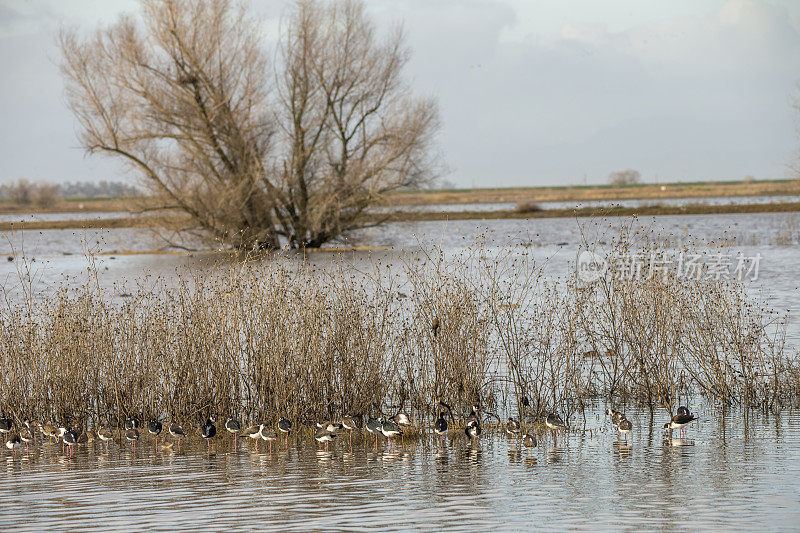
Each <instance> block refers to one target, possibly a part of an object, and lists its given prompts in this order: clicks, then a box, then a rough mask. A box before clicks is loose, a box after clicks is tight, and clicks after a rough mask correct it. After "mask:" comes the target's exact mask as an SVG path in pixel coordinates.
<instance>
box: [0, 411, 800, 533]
mask: <svg viewBox="0 0 800 533" xmlns="http://www.w3.org/2000/svg"><path fill="white" fill-rule="evenodd" d="M597 412H598V413H599V412H600V410H599V409H598V411H597ZM627 414H628V416H629V418H631V419H632V421H633V422H634V432H633V433H632V434H631V436H630V438H629V444H627V445H626V444H625V443H624V441H622V442H620V441H619V440H617V438H616V435H615V434H614V433H613V431H611V430H610V429H609V427H608V421H607V420H604V417H603V416H601V415H600V414H591V415H589V416H588V420H587V428H589V429H593V430H598V429H599V430H600V431H599V432H598V431H595V432H593V433H592V434H591V435H590V434H589V433H580V432H573V433H570V434H568V435H563V434H562V435H561V436H560V437H559V439H558V444H557V445H556V444H555V442H554V440H553V438H552V437H551V436H549V435H548V434H546V433H544V432H541V430H540V432H539V439H540V443H539V446H538V447H537V448H534V449H532V450H525V449H522V450H520V448H519V446H518V445H517V444H515V443H514V442H513V441H512V440H509V439H508V438H506V437H505V436H502V435H500V434H499V433H494V434H489V433H485V434H484V435H483V436H482V437H481V438H480V440H479V442H478V443H477V445H474V446H473V445H471V444H469V443H468V441H467V440H466V437H463V436H461V434H460V433H453V435H452V436H451V438H450V439H449V440H448V442H447V443H446V445H445V448H444V449H440V448H439V445H438V444H437V443H436V441H435V440H434V439H433V438H432V437H422V438H421V439H420V440H419V441H418V442H417V443H416V444H415V445H414V446H411V445H409V443H406V445H405V449H402V448H401V449H399V450H398V451H397V452H390V451H388V449H387V446H386V443H385V441H384V439H381V442H380V443H379V446H378V450H377V451H376V450H375V447H374V443H373V441H372V440H371V439H369V438H367V439H363V438H362V437H361V436H359V435H356V437H355V439H354V442H353V445H352V448H351V447H350V446H349V445H348V443H347V440H346V439H345V438H342V439H340V440H341V442H338V443H337V444H336V445H335V446H333V447H332V449H331V450H330V451H329V452H326V451H319V450H317V449H316V447H315V444H314V443H313V440H312V439H311V438H310V437H306V438H292V439H291V440H290V441H289V447H288V451H286V450H285V449H283V444H282V443H281V444H280V445H276V446H275V449H273V451H272V452H269V451H268V448H267V447H266V446H265V445H264V444H263V443H262V444H261V445H260V450H259V452H256V451H255V450H254V449H252V447H251V445H250V443H244V444H243V443H242V442H241V441H240V444H239V447H240V449H239V451H238V452H236V453H235V452H233V449H232V439H230V437H229V436H228V435H227V434H226V435H224V436H218V438H217V439H216V440H215V442H214V447H213V451H212V453H211V454H210V455H209V454H207V453H206V448H205V444H204V443H202V442H197V441H199V438H195V440H193V439H189V440H186V441H184V445H183V448H182V450H181V452H180V453H176V452H174V451H171V452H165V451H164V450H162V449H160V448H159V449H156V448H155V446H154V444H153V442H152V441H143V442H140V445H139V446H138V447H137V449H136V452H135V453H133V452H132V451H131V449H130V448H129V447H128V446H121V445H119V444H117V445H116V446H115V445H112V447H111V450H110V452H109V453H106V452H105V451H104V450H103V449H102V448H101V447H100V446H99V445H98V446H96V447H94V446H91V447H89V448H88V449H87V448H85V447H84V448H78V449H77V450H76V451H75V454H74V457H72V458H67V457H65V456H64V455H62V453H61V447H60V445H53V444H45V445H43V446H37V447H36V448H35V449H34V450H32V452H31V455H29V456H26V455H24V449H23V450H22V452H21V455H19V456H17V457H14V456H12V454H11V453H10V452H7V451H6V450H5V449H4V450H3V452H0V453H2V456H1V457H0V458H1V459H2V461H3V467H4V468H3V470H4V471H3V472H2V474H0V476H2V477H3V481H2V487H3V488H2V491H0V524H2V525H5V526H11V525H14V526H15V527H18V528H21V529H23V530H25V529H29V530H41V529H70V528H91V527H94V528H98V529H108V528H142V529H145V528H146V529H182V530H184V529H185V530H206V529H210V528H213V529H222V528H227V527H231V528H236V529H272V530H287V529H294V530H309V529H315V530H335V529H349V528H384V527H388V528H391V529H410V528H417V529H428V530H437V529H441V528H444V527H448V528H452V529H457V530H464V531H475V530H486V529H493V528H497V529H512V530H523V529H532V528H548V529H552V528H556V529H563V528H573V529H584V530H598V529H601V530H619V529H660V530H670V531H671V530H697V529H741V530H748V529H753V528H759V529H762V528H766V529H767V530H776V529H783V530H796V529H797V528H798V525H799V524H800V416H798V413H795V412H785V413H784V414H783V415H782V416H781V417H780V418H765V417H762V416H759V415H752V414H751V415H750V418H749V419H748V420H747V423H746V424H745V421H744V419H743V417H742V413H741V412H736V413H727V414H725V415H723V414H722V413H719V412H714V411H711V410H703V409H700V410H699V411H698V413H697V414H698V415H699V417H700V419H701V420H700V421H699V422H697V423H695V425H693V426H692V427H690V428H689V430H688V434H687V437H686V438H684V439H679V438H677V437H678V435H677V433H676V434H675V435H673V437H674V438H673V439H670V438H669V437H668V436H665V435H664V434H663V433H662V431H661V429H659V428H660V425H661V423H663V420H662V418H665V417H664V415H663V413H661V414H657V415H656V418H655V419H654V420H653V423H652V425H651V424H650V419H649V415H648V414H647V413H646V412H633V411H630V410H629V411H628V413H627ZM573 423H577V422H575V421H573ZM173 448H174V447H173Z"/></svg>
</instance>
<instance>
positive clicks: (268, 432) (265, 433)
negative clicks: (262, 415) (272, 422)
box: [261, 424, 278, 453]
mask: <svg viewBox="0 0 800 533" xmlns="http://www.w3.org/2000/svg"><path fill="white" fill-rule="evenodd" d="M261 439H262V440H265V441H268V442H269V453H272V442H273V441H276V440H278V434H277V433H275V430H274V429H272V428H271V427H269V426H267V425H266V424H263V425H262V426H261Z"/></svg>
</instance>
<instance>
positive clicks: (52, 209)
mask: <svg viewBox="0 0 800 533" xmlns="http://www.w3.org/2000/svg"><path fill="white" fill-rule="evenodd" d="M790 195H800V180H769V181H766V180H765V181H708V182H694V183H661V184H652V183H648V184H640V185H633V186H626V187H612V186H610V185H565V186H549V187H505V188H478V189H450V190H442V189H434V190H425V191H399V192H395V193H392V194H389V195H388V206H389V207H393V208H398V207H400V206H421V205H463V204H485V203H490V204H494V203H510V204H519V203H523V202H536V203H544V202H589V201H608V202H614V201H620V200H665V199H672V198H698V199H701V198H709V197H729V198H736V197H742V196H790ZM132 205H133V206H136V208H138V209H143V208H148V207H153V205H152V203H150V202H148V199H147V198H146V197H136V198H124V197H120V198H77V199H60V200H58V201H57V202H56V203H55V204H53V205H52V206H49V207H46V208H42V207H37V206H35V205H16V204H13V203H11V202H10V201H8V200H0V214H17V213H34V214H36V213H108V212H115V211H120V212H124V211H128V210H130V209H131V207H132ZM399 210H401V209H399ZM517 218H518V217H517Z"/></svg>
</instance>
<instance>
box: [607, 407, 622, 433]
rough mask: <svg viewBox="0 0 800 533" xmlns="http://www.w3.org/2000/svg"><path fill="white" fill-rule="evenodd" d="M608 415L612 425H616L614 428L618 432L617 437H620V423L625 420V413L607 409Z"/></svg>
mask: <svg viewBox="0 0 800 533" xmlns="http://www.w3.org/2000/svg"><path fill="white" fill-rule="evenodd" d="M606 414H607V415H608V416H610V417H611V423H612V424H614V428H615V429H616V430H617V435H619V423H620V422H621V421H622V420H623V419H624V418H625V413H622V412H620V411H616V410H614V409H611V408H610V407H609V408H608V409H606Z"/></svg>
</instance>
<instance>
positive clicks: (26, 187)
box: [0, 178, 35, 205]
mask: <svg viewBox="0 0 800 533" xmlns="http://www.w3.org/2000/svg"><path fill="white" fill-rule="evenodd" d="M34 189H35V185H34V184H33V183H31V182H29V181H28V180H26V179H25V178H19V179H18V180H17V181H15V182H14V183H11V184H9V185H3V186H2V188H0V192H2V193H3V196H5V197H6V198H8V199H9V200H11V201H12V202H14V203H16V204H18V205H28V204H30V203H31V202H32V201H33V192H34Z"/></svg>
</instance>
